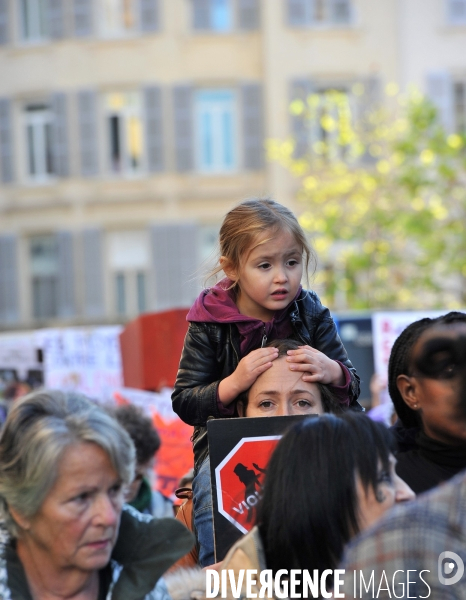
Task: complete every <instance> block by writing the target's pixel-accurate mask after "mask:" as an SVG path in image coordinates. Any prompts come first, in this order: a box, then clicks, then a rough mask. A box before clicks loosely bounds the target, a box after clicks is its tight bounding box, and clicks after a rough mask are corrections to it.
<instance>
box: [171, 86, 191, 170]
mask: <svg viewBox="0 0 466 600" xmlns="http://www.w3.org/2000/svg"><path fill="white" fill-rule="evenodd" d="M173 110H174V116H175V162H176V169H177V171H180V172H185V171H190V170H191V169H192V168H193V114H192V112H193V111H192V89H191V87H190V86H187V85H182V86H176V87H175V88H174V90H173Z"/></svg>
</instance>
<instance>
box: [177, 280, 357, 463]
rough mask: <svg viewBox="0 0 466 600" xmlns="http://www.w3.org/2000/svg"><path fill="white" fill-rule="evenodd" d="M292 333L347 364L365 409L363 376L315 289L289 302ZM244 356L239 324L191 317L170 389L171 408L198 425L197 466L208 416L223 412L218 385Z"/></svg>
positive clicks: (353, 392) (354, 394) (204, 447)
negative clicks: (173, 386) (241, 347)
mask: <svg viewBox="0 0 466 600" xmlns="http://www.w3.org/2000/svg"><path fill="white" fill-rule="evenodd" d="M289 315H290V320H291V324H292V327H293V334H292V336H290V337H292V338H293V339H296V340H298V341H300V342H302V343H303V344H308V345H309V346H312V347H313V348H316V349H317V350H320V352H323V353H324V354H326V355H327V356H328V357H330V358H332V359H333V360H338V361H340V362H341V363H343V364H344V365H345V366H346V367H348V369H349V371H350V375H351V385H350V391H349V397H350V406H352V407H353V408H354V409H356V410H362V408H361V406H360V404H359V403H358V401H357V399H358V396H359V376H358V374H357V373H356V369H355V368H354V367H353V365H352V364H351V362H350V360H349V358H348V355H347V353H346V350H345V348H344V346H343V344H342V342H341V340H340V337H339V335H338V333H337V329H336V326H335V322H334V321H333V319H332V317H331V315H330V311H329V310H328V308H326V307H325V306H323V305H322V303H321V301H320V300H319V297H318V296H317V294H316V293H315V292H311V291H306V290H303V291H302V292H301V294H300V295H299V297H298V299H297V300H296V301H294V302H292V303H291V304H290V307H289ZM240 359H241V354H240V337H239V332H238V328H237V326H236V325H235V324H232V323H204V322H202V323H198V322H194V323H190V324H189V329H188V332H187V334H186V338H185V341H184V347H183V352H182V354H181V360H180V367H179V369H178V374H177V376H176V382H175V388H174V390H173V394H172V401H173V410H174V411H175V412H176V414H177V415H178V416H179V417H180V418H181V419H182V420H183V421H184V422H185V423H188V424H189V425H194V426H195V429H194V433H193V438H192V440H193V449H194V462H195V466H196V467H197V466H199V465H200V464H201V462H202V461H203V460H204V458H205V457H206V456H207V454H208V447H207V432H206V427H205V425H206V422H207V420H208V419H211V418H225V415H223V414H221V413H220V411H219V408H218V405H217V389H218V386H219V383H220V381H221V380H222V379H225V378H226V377H228V376H229V375H231V374H232V373H233V371H234V370H235V369H236V367H237V366H238V363H239V361H240Z"/></svg>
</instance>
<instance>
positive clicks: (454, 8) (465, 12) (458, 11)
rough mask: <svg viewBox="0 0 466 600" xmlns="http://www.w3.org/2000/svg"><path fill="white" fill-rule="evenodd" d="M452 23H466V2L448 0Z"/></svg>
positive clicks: (449, 16)
mask: <svg viewBox="0 0 466 600" xmlns="http://www.w3.org/2000/svg"><path fill="white" fill-rule="evenodd" d="M448 20H449V21H450V23H466V0H448Z"/></svg>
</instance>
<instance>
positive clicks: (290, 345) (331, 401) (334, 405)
mask: <svg viewBox="0 0 466 600" xmlns="http://www.w3.org/2000/svg"><path fill="white" fill-rule="evenodd" d="M302 345H303V344H302V342H298V341H297V340H292V339H290V338H285V339H283V340H272V341H271V342H268V343H267V344H266V346H265V347H266V348H277V350H278V357H277V358H280V357H282V356H286V355H287V354H286V353H287V352H288V350H298V349H299V347H300V346H302ZM316 385H317V387H318V388H319V392H320V398H321V400H322V408H323V409H324V412H330V413H334V414H339V413H341V412H343V410H344V407H342V405H341V404H340V402H339V400H338V398H337V397H336V396H335V394H334V393H333V392H332V391H331V390H330V388H329V386H328V385H325V384H323V383H317V384H316ZM236 404H237V405H238V404H241V405H242V407H243V410H244V411H245V412H246V409H247V407H248V404H249V390H246V391H245V392H242V393H241V394H240V395H239V396H238V398H237V399H236Z"/></svg>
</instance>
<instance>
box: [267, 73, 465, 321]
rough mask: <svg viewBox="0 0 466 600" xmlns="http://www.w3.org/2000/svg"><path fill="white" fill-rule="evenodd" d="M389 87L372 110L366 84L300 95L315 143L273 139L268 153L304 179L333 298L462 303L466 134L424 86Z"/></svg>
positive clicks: (357, 303)
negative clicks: (401, 91)
mask: <svg viewBox="0 0 466 600" xmlns="http://www.w3.org/2000/svg"><path fill="white" fill-rule="evenodd" d="M387 91H388V95H387V97H386V98H385V101H384V103H383V104H381V105H379V106H374V105H373V110H371V111H370V112H367V111H361V110H360V106H361V100H362V99H364V90H363V89H362V88H360V87H358V89H357V94H354V95H349V94H345V93H343V92H341V91H338V90H331V91H329V92H328V93H325V94H311V95H310V96H308V98H307V99H306V101H303V100H295V101H294V102H292V104H291V107H290V110H291V112H293V114H299V115H301V116H305V118H306V124H307V128H308V131H309V151H308V153H307V154H306V156H304V157H301V158H299V160H297V159H295V158H294V157H293V151H294V142H293V140H285V141H280V140H270V141H269V142H268V145H267V149H268V155H269V159H270V160H274V161H278V162H280V163H281V164H282V165H283V166H284V167H285V168H287V169H288V170H289V171H290V172H291V173H292V174H294V175H295V176H296V177H297V178H299V179H300V181H301V188H300V190H299V192H298V199H299V201H300V203H301V206H302V214H301V217H300V222H301V224H302V226H303V227H304V228H305V229H306V230H307V231H308V232H309V235H310V236H311V237H312V239H313V241H314V244H315V247H316V250H317V252H318V254H319V258H320V264H321V268H320V270H319V272H318V273H317V275H316V281H315V284H316V286H317V287H318V288H319V291H320V292H321V293H322V295H323V296H324V301H325V302H327V303H328V304H329V305H330V306H333V307H334V308H340V309H342V308H354V309H356V308H358V309H368V308H434V307H442V308H445V309H447V308H457V307H461V306H463V307H464V305H465V304H466V232H465V223H466V138H465V136H464V134H461V135H460V134H451V135H447V134H446V133H445V131H444V130H443V129H442V127H441V125H440V123H439V119H438V115H437V111H436V108H435V107H434V106H433V105H432V104H431V103H430V102H429V101H428V100H427V99H426V98H424V97H423V96H422V95H421V94H419V93H418V92H416V91H414V92H412V93H411V94H410V95H409V96H399V95H398V96H396V95H395V93H394V87H393V85H392V86H388V87H387ZM358 107H359V108H358ZM320 288H322V290H321V289H320Z"/></svg>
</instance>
